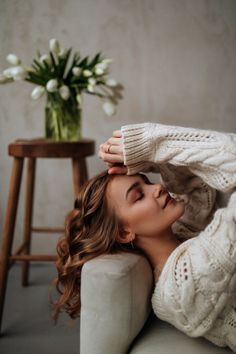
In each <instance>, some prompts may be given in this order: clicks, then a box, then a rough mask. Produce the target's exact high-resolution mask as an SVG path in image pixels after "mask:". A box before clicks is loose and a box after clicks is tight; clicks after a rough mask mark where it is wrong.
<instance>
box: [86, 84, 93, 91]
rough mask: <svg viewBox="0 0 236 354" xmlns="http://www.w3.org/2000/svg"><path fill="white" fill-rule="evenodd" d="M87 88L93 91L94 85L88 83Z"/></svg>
mask: <svg viewBox="0 0 236 354" xmlns="http://www.w3.org/2000/svg"><path fill="white" fill-rule="evenodd" d="M87 89H88V91H89V92H94V85H90V84H88V86H87Z"/></svg>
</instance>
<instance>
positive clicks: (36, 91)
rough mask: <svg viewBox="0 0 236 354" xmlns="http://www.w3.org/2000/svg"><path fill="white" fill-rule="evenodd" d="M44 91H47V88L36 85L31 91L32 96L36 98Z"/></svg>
mask: <svg viewBox="0 0 236 354" xmlns="http://www.w3.org/2000/svg"><path fill="white" fill-rule="evenodd" d="M44 92H45V88H44V87H43V86H36V87H35V88H34V89H33V91H32V92H31V97H32V98H33V99H34V100H37V99H38V98H40V97H41V96H42V95H43V94H44Z"/></svg>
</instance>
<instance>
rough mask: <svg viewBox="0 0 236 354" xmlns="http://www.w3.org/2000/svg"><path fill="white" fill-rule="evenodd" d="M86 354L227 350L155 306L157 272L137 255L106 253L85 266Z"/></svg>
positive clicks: (83, 325) (208, 353)
mask: <svg viewBox="0 0 236 354" xmlns="http://www.w3.org/2000/svg"><path fill="white" fill-rule="evenodd" d="M81 283H82V287H81V301H82V307H81V321H80V354H126V353H129V354H173V353H174V354H199V353H201V354H211V353H212V354H226V353H232V351H230V349H228V348H219V347H217V346H215V345H214V344H212V343H210V342H208V341H207V340H205V339H204V338H190V337H188V336H186V335H185V334H183V333H181V332H180V331H179V330H177V329H176V328H175V327H173V326H171V325H169V324H167V323H165V322H163V321H160V320H158V319H157V318H156V317H155V315H154V314H153V312H152V310H151V304H150V298H151V294H152V289H153V275H152V270H151V267H150V265H149V263H148V262H147V260H146V259H145V258H144V257H143V256H140V255H136V254H119V255H106V256H102V257H98V258H96V259H93V260H91V261H89V262H87V263H86V264H85V265H84V267H83V270H82V281H81Z"/></svg>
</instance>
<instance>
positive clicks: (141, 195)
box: [135, 192, 144, 202]
mask: <svg viewBox="0 0 236 354" xmlns="http://www.w3.org/2000/svg"><path fill="white" fill-rule="evenodd" d="M139 193H140V196H139V197H138V198H137V199H136V200H135V202H138V201H139V200H141V199H143V198H144V193H143V192H139Z"/></svg>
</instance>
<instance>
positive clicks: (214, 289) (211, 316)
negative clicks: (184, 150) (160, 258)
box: [152, 191, 236, 348]
mask: <svg viewBox="0 0 236 354" xmlns="http://www.w3.org/2000/svg"><path fill="white" fill-rule="evenodd" d="M235 270H236V191H235V192H233V193H232V195H231V197H230V199H229V202H228V205H227V207H225V208H221V209H218V210H217V211H216V212H215V215H214V218H213V220H212V222H211V223H210V224H209V225H208V227H207V228H206V229H205V230H204V231H202V232H201V233H200V235H199V237H195V238H193V239H190V240H187V241H185V242H184V243H182V244H181V245H180V246H179V247H177V248H176V249H175V250H174V252H172V254H171V255H170V257H169V258H168V260H167V262H166V264H165V266H164V268H163V270H162V273H161V275H160V277H159V279H157V283H156V286H155V290H154V293H153V296H152V305H153V309H154V312H155V313H156V315H157V316H158V317H159V318H161V319H162V320H165V321H167V322H169V323H171V324H172V325H174V326H175V327H176V328H178V329H179V330H181V331H183V332H184V333H186V334H187V335H189V336H192V337H198V336H205V337H206V338H207V339H209V340H211V341H213V342H214V343H215V344H217V343H218V345H222V346H225V345H228V346H230V347H231V348H236V337H235V332H234V331H235V328H234V327H232V324H231V325H230V320H229V319H230V317H229V316H230V313H231V315H232V313H234V316H235V309H234V308H233V304H234V306H235V301H236V299H235V293H236V273H235ZM227 316H228V320H227ZM231 322H232V321H231ZM217 326H218V332H217V333H218V334H217V336H216V335H214V333H216V331H217ZM213 328H214V331H215V332H214V331H213Z"/></svg>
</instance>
